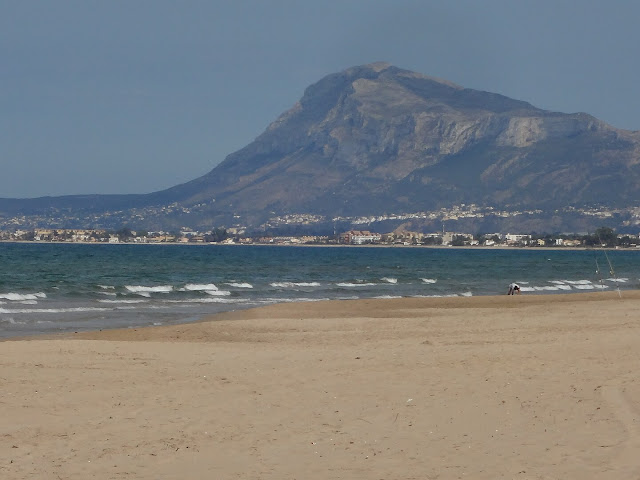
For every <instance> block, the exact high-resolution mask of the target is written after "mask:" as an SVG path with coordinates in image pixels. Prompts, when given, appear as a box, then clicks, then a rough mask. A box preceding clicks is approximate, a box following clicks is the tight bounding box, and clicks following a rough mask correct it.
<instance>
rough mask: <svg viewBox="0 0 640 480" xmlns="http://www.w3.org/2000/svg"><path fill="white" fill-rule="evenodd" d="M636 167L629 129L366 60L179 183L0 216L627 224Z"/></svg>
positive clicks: (112, 220) (205, 222) (142, 223)
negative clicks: (215, 163)
mask: <svg viewBox="0 0 640 480" xmlns="http://www.w3.org/2000/svg"><path fill="white" fill-rule="evenodd" d="M639 164H640V133H639V132H631V131H626V130H620V129H616V128H614V127H611V126H609V125H607V124H605V123H604V122H601V121H599V120H598V119H596V118H594V117H592V116H590V115H588V114H585V113H575V114H565V113H557V112H549V111H545V110H541V109H539V108H536V107H534V106H532V105H530V104H528V103H526V102H522V101H519V100H514V99H510V98H507V97H505V96H502V95H498V94H494V93H489V92H481V91H477V90H471V89H466V88H463V87H461V86H458V85H455V84H453V83H451V82H448V81H446V80H441V79H437V78H432V77H429V76H426V75H422V74H418V73H414V72H411V71H407V70H402V69H400V68H396V67H394V66H392V65H389V64H386V63H375V64H370V65H364V66H358V67H353V68H350V69H347V70H345V71H343V72H340V73H335V74H332V75H328V76H326V77H325V78H323V79H321V80H320V81H319V82H317V83H315V84H313V85H311V86H309V87H308V88H307V89H306V91H305V93H304V95H303V97H302V98H301V99H300V101H299V102H298V103H296V104H295V105H294V106H293V107H292V108H291V109H290V110H288V111H287V112H285V113H283V114H282V115H281V116H280V117H279V118H278V119H276V120H275V121H274V122H273V123H272V124H271V125H269V127H268V128H267V129H266V130H265V132H264V133H262V134H261V135H260V136H259V137H258V138H256V139H255V141H253V142H252V143H250V144H249V145H247V146H246V147H244V148H243V149H241V150H239V151H237V152H235V153H233V154H231V155H229V156H228V157H227V158H226V159H225V160H224V161H223V162H222V163H221V164H219V165H218V166H217V167H215V168H214V169H213V170H211V171H210V172H209V173H208V174H206V175H204V176H202V177H200V178H197V179H195V180H193V181H191V182H188V183H185V184H182V185H178V186H175V187H173V188H170V189H167V190H164V191H160V192H155V193H151V194H146V195H126V196H125V195H113V196H108V195H95V196H67V197H49V198H40V199H29V200H10V199H4V200H0V222H1V223H0V224H4V225H5V226H6V225H14V226H35V225H40V226H44V225H53V226H58V227H65V226H66V227H85V228H89V227H120V226H123V225H127V226H130V227H132V228H147V229H149V228H153V229H160V228H163V229H171V228H173V229H176V228H179V227H189V228H193V229H201V230H203V229H210V228H214V227H231V226H238V227H246V228H248V229H249V230H260V229H263V230H264V229H265V228H267V226H268V225H271V226H273V225H280V227H281V229H283V230H286V226H287V225H289V226H292V225H302V224H304V225H306V226H307V227H308V228H312V227H309V225H311V226H313V225H315V226H316V227H317V229H320V230H321V229H322V228H325V229H326V228H328V226H329V225H331V224H334V225H335V223H336V222H340V224H341V225H345V226H348V225H350V224H351V225H353V224H354V222H353V220H354V219H356V217H378V218H376V219H370V220H368V221H367V224H368V228H371V225H372V224H374V225H375V223H376V222H383V223H384V222H386V223H388V224H389V225H386V226H387V227H395V226H398V225H400V224H403V225H404V226H405V227H407V228H409V227H410V228H414V229H417V230H429V229H433V228H435V226H436V225H437V226H439V225H440V224H441V222H442V221H443V220H453V221H454V223H453V224H452V227H456V228H473V229H475V230H484V231H487V232H488V231H493V230H506V229H521V230H523V229H528V230H537V231H538V232H542V231H548V232H551V231H566V230H572V231H578V230H587V229H590V228H594V227H595V226H599V225H610V226H614V227H618V228H620V227H626V228H631V229H633V228H637V227H636V225H638V223H639V221H638V216H637V211H636V209H635V207H637V206H638V199H639V198H640V166H639ZM463 204H464V205H465V207H460V205H463ZM471 204H473V205H475V206H476V207H472V208H471V209H469V205H471ZM595 207H597V210H594V208H595ZM443 209H444V210H443ZM461 209H462V211H467V212H468V211H471V212H474V211H475V212H476V214H475V215H460V214H458V215H456V214H455V212H456V211H458V212H460V211H461ZM498 211H499V212H500V213H499V214H497V213H496V212H498ZM418 212H422V213H424V214H423V215H414V216H411V215H407V214H415V213H418ZM429 212H431V215H429V214H428V213H429ZM436 212H440V214H439V215H440V216H438V214H437V213H436ZM442 212H445V213H442ZM478 212H481V213H480V214H478ZM594 212H596V214H594ZM402 214H405V215H402ZM287 216H289V217H287ZM287 218H289V219H290V220H287ZM20 219H21V220H20ZM360 223H362V220H360ZM356 224H357V222H356Z"/></svg>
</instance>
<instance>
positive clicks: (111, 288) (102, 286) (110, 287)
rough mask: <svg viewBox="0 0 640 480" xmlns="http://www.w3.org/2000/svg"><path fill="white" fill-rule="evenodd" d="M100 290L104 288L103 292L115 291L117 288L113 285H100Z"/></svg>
mask: <svg viewBox="0 0 640 480" xmlns="http://www.w3.org/2000/svg"><path fill="white" fill-rule="evenodd" d="M98 286H99V287H100V288H102V289H103V290H115V289H116V287H114V286H113V285H98Z"/></svg>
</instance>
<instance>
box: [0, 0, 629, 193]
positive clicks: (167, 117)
mask: <svg viewBox="0 0 640 480" xmlns="http://www.w3.org/2000/svg"><path fill="white" fill-rule="evenodd" d="M639 18H640V2H634V1H622V0H618V1H616V0H612V1H608V2H605V1H598V2H595V1H591V0H555V1H547V0H536V1H533V0H531V1H518V0H510V1H507V0H459V1H454V0H443V1H435V0H434V1H428V0H423V1H409V0H389V1H382V0H379V1H375V0H369V1H365V0H340V1H337V0H323V1H314V2H312V1H303V0H300V1H294V0H264V1H259V0H244V1H243V0H229V1H216V0H208V1H205V0H182V1H179V2H178V1H174V0H171V1H169V0H126V1H124V0H110V1H99V0H55V1H54V0H50V1H45V0H26V1H22V2H18V1H13V0H0V60H1V63H0V166H1V168H0V197H18V198H24V197H37V196H45V195H67V194H84V193H139V192H140V193H144V192H152V191H156V190H161V189H164V188H167V187H170V186H173V185H176V184H178V183H183V182H185V181H188V180H191V179H193V178H196V177H198V176H200V175H203V174H205V173H207V172H208V171H210V170H211V169H212V168H213V167H214V166H215V165H217V164H218V163H219V162H221V161H222V160H223V159H224V158H225V157H226V156H227V155H228V154H230V153H232V152H234V151H236V150H238V149H240V148H242V147H243V146H245V145H246V144H248V143H249V142H251V141H252V140H253V139H254V138H255V137H256V136H258V135H259V134H260V133H261V132H262V131H263V130H264V129H265V128H266V127H267V126H268V125H269V123H270V122H272V121H273V120H275V119H276V117H277V116H278V115H279V114H280V113H282V112H283V111H285V110H287V109H288V108H290V107H291V106H292V105H293V104H294V103H295V102H296V101H297V100H298V99H299V98H300V97H301V96H302V94H303V92H304V89H305V88H306V87H307V86H309V85H310V84H311V83H314V82H316V81H318V80H319V79H320V78H322V77H323V76H325V75H328V74H330V73H334V72H338V71H341V70H344V69H345V68H348V67H351V66H354V65H362V64H366V63H371V62H375V61H386V62H390V63H392V64H394V65H396V66H398V67H401V68H406V69H409V70H414V71H417V72H420V73H424V74H427V75H432V76H436V77H441V78H445V79H448V80H450V81H452V82H455V83H457V84H459V85H462V86H464V87H468V88H475V89H480V90H486V91H491V92H496V93H501V94H503V95H507V96H509V97H512V98H516V99H520V100H526V101H528V102H530V103H532V104H534V105H535V106H538V107H541V108H545V109H549V110H554V111H561V112H567V113H573V112H579V111H580V112H587V113H590V114H592V115H594V116H596V117H598V118H599V119H601V120H604V121H606V122H607V123H610V124H612V125H614V126H616V127H619V128H626V129H631V130H640V95H639V94H638V88H639V87H638V84H639V78H640V55H638V52H637V48H638V47H637V46H638V45H640V28H639V27H638V19H639Z"/></svg>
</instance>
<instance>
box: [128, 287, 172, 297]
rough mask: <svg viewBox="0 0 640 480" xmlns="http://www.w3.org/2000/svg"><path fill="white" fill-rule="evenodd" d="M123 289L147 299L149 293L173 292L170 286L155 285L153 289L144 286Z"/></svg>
mask: <svg viewBox="0 0 640 480" xmlns="http://www.w3.org/2000/svg"><path fill="white" fill-rule="evenodd" d="M124 288H126V289H127V290H129V291H130V292H131V293H136V294H138V295H142V296H143V297H149V296H150V294H151V293H170V292H173V286H172V285H156V286H155V287H146V286H144V285H125V286H124Z"/></svg>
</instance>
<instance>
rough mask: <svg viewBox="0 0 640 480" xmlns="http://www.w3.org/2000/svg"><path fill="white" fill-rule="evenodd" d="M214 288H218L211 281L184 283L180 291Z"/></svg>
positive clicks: (212, 289) (201, 290)
mask: <svg viewBox="0 0 640 480" xmlns="http://www.w3.org/2000/svg"><path fill="white" fill-rule="evenodd" d="M215 290H218V287H216V286H215V285H214V284H213V283H207V284H198V283H189V284H187V285H185V286H184V288H181V289H180V291H181V292H210V291H215Z"/></svg>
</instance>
